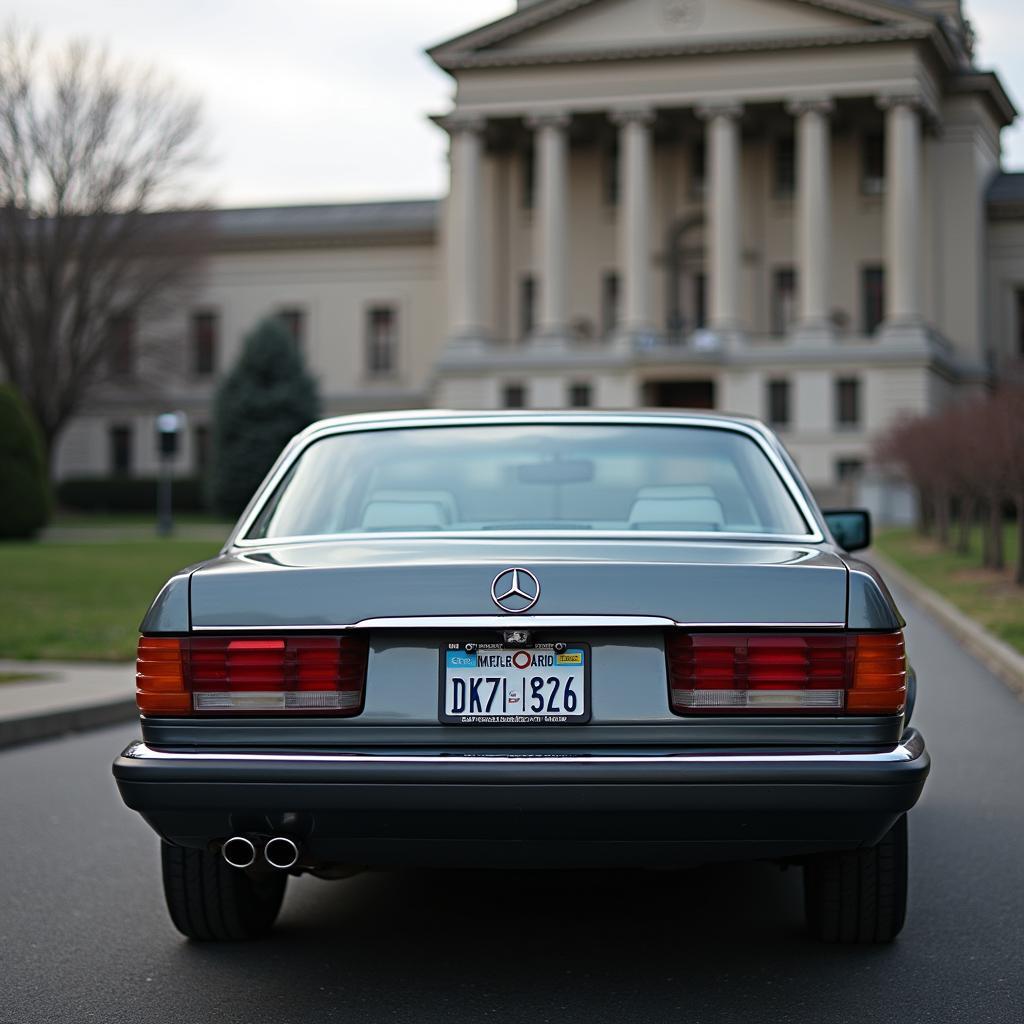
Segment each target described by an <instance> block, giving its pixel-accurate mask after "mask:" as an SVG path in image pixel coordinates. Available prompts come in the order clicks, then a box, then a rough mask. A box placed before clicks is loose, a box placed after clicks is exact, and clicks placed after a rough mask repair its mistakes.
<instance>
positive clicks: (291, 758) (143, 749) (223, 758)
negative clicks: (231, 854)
mask: <svg viewBox="0 0 1024 1024" xmlns="http://www.w3.org/2000/svg"><path fill="white" fill-rule="evenodd" d="M923 752H924V741H923V740H921V738H920V736H919V735H917V734H915V735H913V736H911V737H908V739H907V740H905V741H904V742H902V743H899V744H898V745H897V746H895V747H893V748H892V749H891V750H879V751H871V752H865V751H852V752H850V753H845V754H844V753H837V752H833V753H829V754H649V755H643V754H639V755H637V754H608V755H601V754H587V755H575V754H572V755H568V756H566V757H562V756H559V755H552V754H543V753H532V752H531V753H523V754H481V753H473V754H452V753H445V754H281V753H273V754H270V753H268V754H251V753H239V754H228V753H217V752H212V751H211V752H207V751H182V752H179V753H175V752H173V751H168V750H154V749H153V748H152V747H150V746H148V745H147V744H145V743H143V742H141V741H138V742H136V743H132V744H130V745H129V746H128V747H127V749H126V750H125V751H124V753H123V754H122V755H121V756H122V757H126V758H129V759H131V760H135V761H181V762H186V763H188V764H221V763H224V762H236V763H243V764H253V763H255V764H277V763H281V762H292V763H300V764H339V765H341V764H374V765H387V764H434V765H438V764H444V765H453V764H520V763H526V762H530V763H534V764H536V763H542V764H581V765H602V764H763V765H782V764H892V763H905V762H907V761H915V760H917V758H919V757H920V756H921V754H922V753H923Z"/></svg>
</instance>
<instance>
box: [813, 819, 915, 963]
mask: <svg viewBox="0 0 1024 1024" xmlns="http://www.w3.org/2000/svg"><path fill="white" fill-rule="evenodd" d="M804 904H805V907H806V912H807V926H808V927H809V928H810V930H811V932H812V933H813V934H814V935H815V936H817V937H818V938H819V939H822V940H824V941H825V942H860V943H877V942H891V941H892V940H893V939H894V938H896V936H897V935H899V933H900V930H901V929H902V928H903V921H904V919H905V917H906V913H907V816H906V815H905V814H904V815H903V816H901V817H900V818H899V820H898V821H897V822H896V824H895V825H893V827H892V828H891V829H890V830H889V831H888V832H887V833H886V834H885V836H884V837H883V838H882V840H881V842H880V843H879V844H878V845H877V846H872V847H868V848H866V849H861V850H849V851H843V852H841V853H828V854H822V855H820V856H817V857H814V858H813V859H811V860H808V861H807V862H806V863H805V864H804Z"/></svg>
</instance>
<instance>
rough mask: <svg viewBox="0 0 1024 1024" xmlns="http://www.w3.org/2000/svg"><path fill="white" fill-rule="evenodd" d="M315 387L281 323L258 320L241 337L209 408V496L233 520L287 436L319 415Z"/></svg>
mask: <svg viewBox="0 0 1024 1024" xmlns="http://www.w3.org/2000/svg"><path fill="white" fill-rule="evenodd" d="M319 404H320V403H319V399H318V396H317V389H316V384H315V382H314V381H313V379H312V377H310V375H309V374H308V373H307V372H306V369H305V367H304V365H303V362H302V355H301V353H300V352H299V349H298V346H297V344H296V342H295V340H294V338H293V337H292V335H291V333H290V332H289V330H288V328H287V327H286V326H285V324H284V323H283V322H282V321H281V320H280V319H278V318H277V317H268V318H267V319H266V320H263V321H262V322H261V323H260V324H258V325H257V326H256V328H255V329H254V330H253V331H252V332H251V333H250V334H249V335H248V336H247V337H246V339H245V344H244V346H243V349H242V354H241V356H240V357H239V359H238V362H237V363H236V364H235V367H234V369H233V370H232V371H231V373H229V374H228V376H227V377H225V378H224V380H223V381H222V382H221V384H220V386H219V387H218V389H217V395H216V398H215V400H214V407H213V417H214V422H213V460H212V472H211V480H210V496H211V500H212V504H213V506H214V507H215V508H216V509H217V511H219V512H221V513H223V514H224V515H228V516H237V515H238V514H239V513H240V512H241V511H242V509H243V508H244V507H245V505H246V504H247V503H248V501H249V499H250V498H251V497H252V495H253V492H254V491H255V490H256V488H257V487H258V486H259V484H260V481H262V479H263V478H264V476H266V474H267V471H268V470H269V469H270V467H271V466H272V465H273V463H274V460H275V459H276V458H277V456H278V455H279V454H280V453H281V449H282V448H283V447H284V445H285V444H286V443H287V442H288V441H289V440H290V438H291V437H292V436H293V435H294V434H296V433H298V432H299V431H300V430H302V429H303V428H304V427H307V426H309V424H310V423H312V422H313V421H314V420H315V419H316V418H317V415H318V412H319Z"/></svg>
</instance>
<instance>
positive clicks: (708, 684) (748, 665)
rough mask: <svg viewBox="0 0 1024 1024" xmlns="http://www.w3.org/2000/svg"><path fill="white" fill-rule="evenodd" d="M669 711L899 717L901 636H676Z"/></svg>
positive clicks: (670, 644)
mask: <svg viewBox="0 0 1024 1024" xmlns="http://www.w3.org/2000/svg"><path fill="white" fill-rule="evenodd" d="M665 650H666V656H667V661H668V677H669V694H670V698H671V705H672V710H673V711H675V712H676V713H677V714H681V715H692V714H722V713H735V712H745V713H751V712H757V713H762V712H771V711H776V712H784V713H787V714H792V713H794V712H810V713H815V712H816V713H818V714H842V713H844V712H847V713H856V714H899V713H900V712H901V711H902V710H903V707H904V704H905V702H906V693H907V662H906V651H905V648H904V644H903V633H902V632H896V633H844V634H840V635H832V636H829V635H824V634H806V635H802V634H801V635H795V634H770V633H763V634H757V633H754V634H744V635H738V634H727V633H682V632H679V633H671V634H669V635H668V637H667V640H666V645H665Z"/></svg>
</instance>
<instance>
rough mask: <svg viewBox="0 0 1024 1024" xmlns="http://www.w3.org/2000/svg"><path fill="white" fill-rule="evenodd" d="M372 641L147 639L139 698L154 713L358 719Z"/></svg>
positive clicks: (139, 667) (359, 638) (141, 646)
mask: <svg viewBox="0 0 1024 1024" xmlns="http://www.w3.org/2000/svg"><path fill="white" fill-rule="evenodd" d="M367 649H368V645H367V640H366V637H365V636H343V637H336V636H289V637H258V638H257V637H252V638H249V637H244V638H242V637H147V636H143V637H140V638H139V658H138V665H137V672H136V680H137V683H136V687H137V688H136V698H137V701H138V705H139V710H140V711H142V712H144V713H145V714H149V715H208V714H225V713H226V714H233V715H239V714H264V715H266V714H301V715H334V716H350V715H357V714H359V712H360V711H361V710H362V707H363V691H364V688H365V684H366V658H367Z"/></svg>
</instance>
